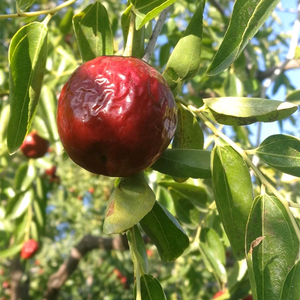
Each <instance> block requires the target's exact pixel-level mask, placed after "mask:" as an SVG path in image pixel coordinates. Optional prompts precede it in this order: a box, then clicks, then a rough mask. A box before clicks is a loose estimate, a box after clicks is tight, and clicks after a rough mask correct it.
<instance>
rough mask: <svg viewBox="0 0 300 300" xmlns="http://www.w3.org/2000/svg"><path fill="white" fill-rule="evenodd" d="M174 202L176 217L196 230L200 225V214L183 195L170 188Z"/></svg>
mask: <svg viewBox="0 0 300 300" xmlns="http://www.w3.org/2000/svg"><path fill="white" fill-rule="evenodd" d="M169 192H170V195H171V197H172V199H173V202H174V207H175V212H176V217H177V218H178V219H179V220H180V221H181V222H182V223H183V224H185V225H186V226H187V227H189V228H192V229H195V228H196V227H197V226H198V225H199V221H200V212H199V210H198V209H197V208H196V207H195V206H194V205H193V204H192V203H191V202H190V201H189V200H188V199H187V198H185V197H184V195H183V194H181V193H179V192H178V191H177V190H175V189H172V188H169Z"/></svg>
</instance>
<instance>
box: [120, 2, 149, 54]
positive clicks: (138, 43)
mask: <svg viewBox="0 0 300 300" xmlns="http://www.w3.org/2000/svg"><path fill="white" fill-rule="evenodd" d="M131 9H132V4H131V5H129V6H128V7H127V8H126V10H125V11H124V13H123V15H122V17H121V25H122V31H123V40H124V44H125V45H126V43H127V36H128V32H129V26H130V16H131ZM144 42H145V26H142V27H141V28H140V29H139V30H136V28H134V32H133V39H132V56H134V57H139V58H141V57H142V56H143V55H144V48H145V47H144V46H145V45H144Z"/></svg>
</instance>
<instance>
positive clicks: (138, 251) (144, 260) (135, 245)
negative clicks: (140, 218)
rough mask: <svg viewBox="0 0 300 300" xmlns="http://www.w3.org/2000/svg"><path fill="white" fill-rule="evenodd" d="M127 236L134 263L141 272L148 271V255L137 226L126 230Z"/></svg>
mask: <svg viewBox="0 0 300 300" xmlns="http://www.w3.org/2000/svg"><path fill="white" fill-rule="evenodd" d="M127 237H128V244H129V249H130V252H131V256H132V258H133V263H134V265H138V267H139V268H141V269H142V271H143V273H148V256H147V252H146V248H145V243H144V240H143V237H142V235H141V232H140V231H139V229H138V227H137V226H133V230H128V232H127ZM135 260H137V261H135Z"/></svg>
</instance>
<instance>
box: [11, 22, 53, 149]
mask: <svg viewBox="0 0 300 300" xmlns="http://www.w3.org/2000/svg"><path fill="white" fill-rule="evenodd" d="M47 32H48V30H47V27H46V26H45V25H44V24H43V23H38V22H33V23H30V24H27V25H25V26H23V27H22V28H21V29H20V30H19V31H18V32H17V33H16V34H15V35H14V37H13V38H12V40H11V44H10V47H9V54H8V58H9V59H8V60H9V90H10V96H9V98H10V118H9V123H8V132H7V147H8V151H9V153H10V154H13V153H15V152H16V151H17V150H18V149H19V147H20V146H21V145H22V143H23V140H24V138H25V136H26V134H27V133H28V131H29V128H30V125H31V122H32V119H33V117H34V115H35V112H36V107H37V104H38V99H39V96H40V91H41V88H42V83H43V78H44V72H45V67H46V59H47Z"/></svg>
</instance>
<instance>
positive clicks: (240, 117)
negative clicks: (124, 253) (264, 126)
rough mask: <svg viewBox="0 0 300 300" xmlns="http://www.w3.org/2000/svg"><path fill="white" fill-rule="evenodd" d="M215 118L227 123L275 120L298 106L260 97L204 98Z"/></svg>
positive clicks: (293, 110)
mask: <svg viewBox="0 0 300 300" xmlns="http://www.w3.org/2000/svg"><path fill="white" fill-rule="evenodd" d="M203 101H204V103H205V104H206V105H207V107H208V109H209V111H210V112H211V113H212V114H213V116H214V118H215V120H216V121H217V122H218V123H220V124H225V125H238V126H241V125H248V124H252V123H255V122H274V121H279V120H282V119H284V118H286V117H288V116H290V115H291V114H293V113H294V112H295V111H296V110H297V109H298V108H297V106H296V105H294V104H292V103H289V102H281V101H277V100H268V99H260V98H243V97H221V98H207V99H204V100H203Z"/></svg>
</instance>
